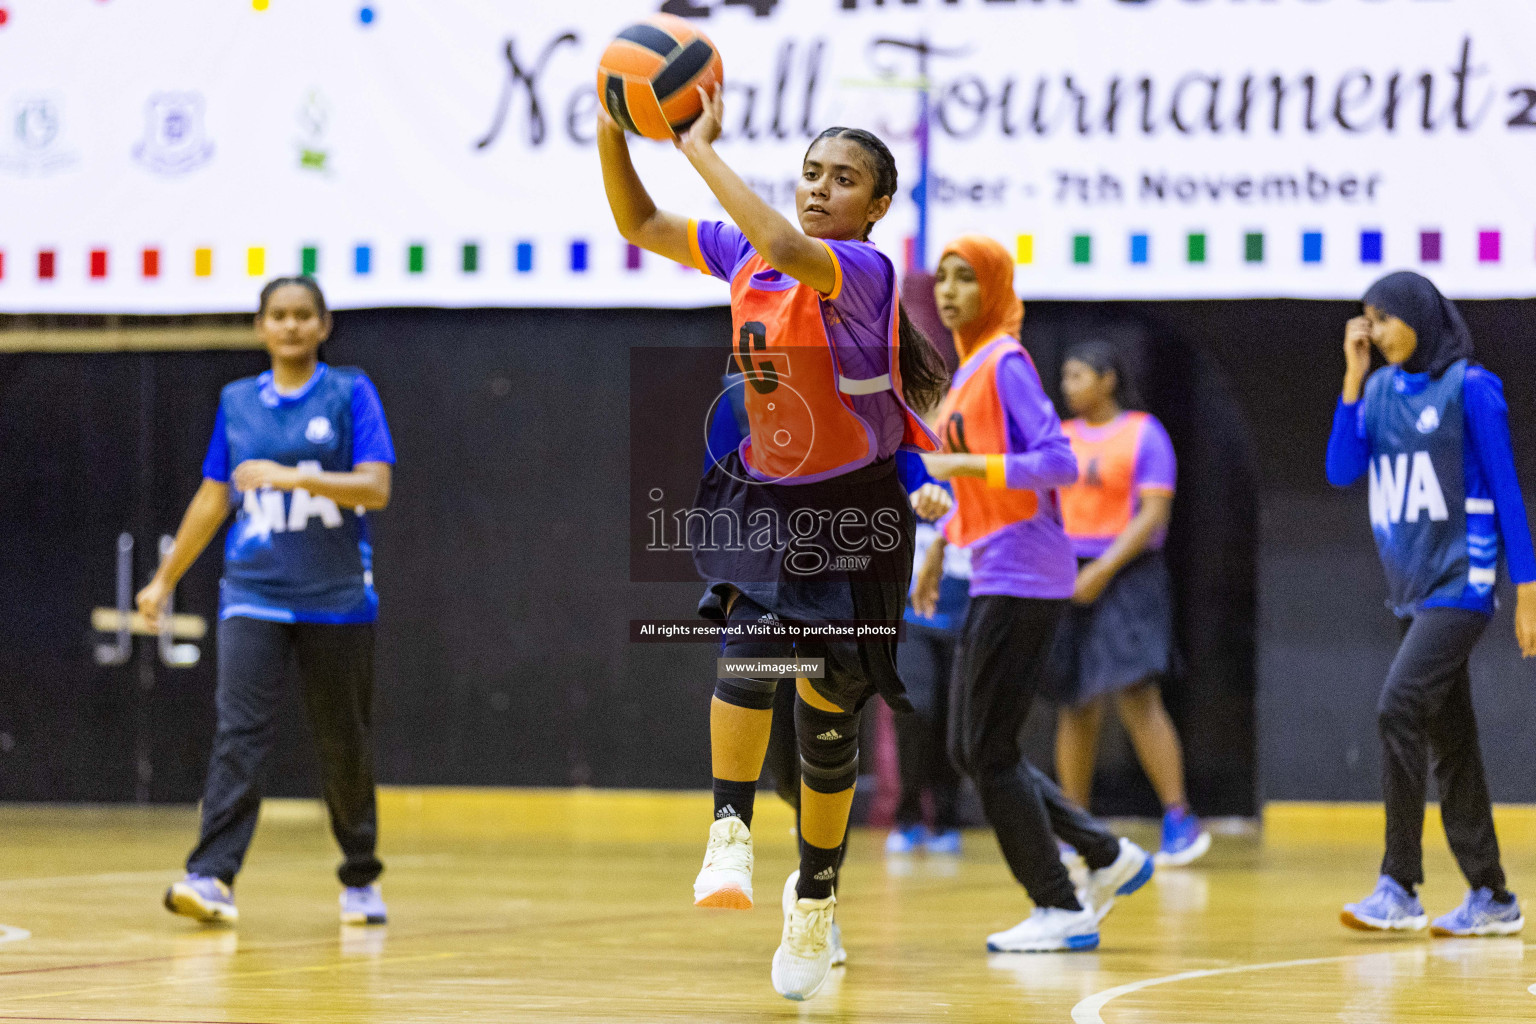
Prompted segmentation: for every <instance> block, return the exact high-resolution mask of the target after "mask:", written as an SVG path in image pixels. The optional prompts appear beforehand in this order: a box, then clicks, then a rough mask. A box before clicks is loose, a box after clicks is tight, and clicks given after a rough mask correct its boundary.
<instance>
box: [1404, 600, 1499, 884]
mask: <svg viewBox="0 0 1536 1024" xmlns="http://www.w3.org/2000/svg"><path fill="white" fill-rule="evenodd" d="M1487 626H1488V616H1486V615H1481V614H1479V613H1477V612H1470V611H1464V610H1462V609H1460V608H1425V609H1423V610H1421V611H1420V612H1419V614H1418V615H1416V616H1414V618H1413V619H1412V620H1411V621H1410V622H1408V623H1407V624H1405V627H1404V631H1403V643H1402V646H1401V647H1399V648H1398V651H1397V657H1396V658H1394V659H1393V661H1392V668H1391V669H1390V670H1389V671H1388V672H1387V682H1386V685H1385V686H1383V687H1382V689H1381V701H1380V703H1379V704H1378V706H1377V712H1376V714H1377V727H1378V729H1379V731H1380V733H1381V753H1382V758H1381V788H1382V795H1383V797H1384V798H1385V800H1386V807H1387V852H1386V856H1385V857H1384V858H1383V859H1382V862H1381V873H1382V874H1384V875H1389V876H1391V877H1392V878H1394V879H1396V880H1397V882H1398V884H1400V885H1402V886H1404V887H1405V888H1408V889H1410V890H1411V889H1412V888H1413V886H1415V885H1418V884H1419V883H1420V882H1422V881H1424V863H1423V860H1424V857H1423V837H1424V797H1425V783H1426V778H1427V769H1428V762H1429V755H1430V754H1433V755H1434V769H1435V783H1436V785H1437V786H1438V787H1439V790H1440V815H1441V818H1442V819H1443V821H1444V823H1445V837H1446V839H1447V840H1448V841H1449V842H1450V846H1451V852H1452V853H1453V854H1455V855H1456V863H1457V864H1458V865H1460V867H1461V872H1462V874H1464V875H1466V876H1467V881H1468V882H1469V883H1470V884H1471V886H1472V888H1474V889H1479V888H1485V887H1486V888H1489V889H1492V890H1493V891H1494V892H1495V893H1502V892H1503V891H1504V869H1503V868H1502V867H1500V866H1499V840H1498V838H1497V837H1496V836H1495V835H1494V832H1493V807H1492V804H1491V803H1490V802H1489V799H1488V783H1487V781H1486V780H1485V779H1484V777H1483V755H1482V751H1481V750H1480V749H1479V748H1478V743H1477V719H1476V717H1475V716H1474V715H1473V713H1472V679H1471V676H1470V675H1469V674H1468V672H1467V658H1468V657H1469V656H1470V655H1471V653H1472V648H1473V647H1474V646H1475V645H1476V644H1477V641H1478V638H1479V637H1481V636H1482V635H1483V630H1484V629H1486V628H1487Z"/></svg>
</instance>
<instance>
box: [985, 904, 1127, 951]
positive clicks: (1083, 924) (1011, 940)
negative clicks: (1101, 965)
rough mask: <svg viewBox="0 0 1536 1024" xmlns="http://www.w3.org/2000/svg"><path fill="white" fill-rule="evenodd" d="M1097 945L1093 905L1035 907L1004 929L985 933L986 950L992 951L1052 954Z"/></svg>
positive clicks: (1096, 926) (1097, 922) (1091, 947)
mask: <svg viewBox="0 0 1536 1024" xmlns="http://www.w3.org/2000/svg"><path fill="white" fill-rule="evenodd" d="M1098 945H1099V919H1098V917H1097V916H1096V915H1095V914H1094V912H1093V908H1092V907H1085V908H1084V909H1082V910H1062V909H1061V908H1060V907H1036V908H1035V912H1034V913H1032V914H1030V915H1029V916H1028V917H1026V918H1025V919H1024V920H1022V921H1020V922H1019V923H1018V924H1016V925H1014V926H1013V927H1012V928H1010V929H1008V930H1007V931H1005V932H998V933H996V934H995V935H988V936H987V950H988V951H989V952H992V953H1051V952H1055V951H1057V950H1081V949H1097V948H1098Z"/></svg>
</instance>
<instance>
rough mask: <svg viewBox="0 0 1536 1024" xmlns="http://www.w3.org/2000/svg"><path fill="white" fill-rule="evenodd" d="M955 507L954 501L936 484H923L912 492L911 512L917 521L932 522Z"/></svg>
mask: <svg viewBox="0 0 1536 1024" xmlns="http://www.w3.org/2000/svg"><path fill="white" fill-rule="evenodd" d="M954 507H955V499H954V498H952V497H950V495H949V492H948V491H946V490H945V489H944V488H942V487H940V486H939V485H938V484H923V486H921V487H919V488H918V489H917V490H915V491H913V492H912V511H914V512H916V513H917V517H918V518H919V519H926V520H928V521H929V522H933V521H934V520H935V519H939V518H941V517H942V516H943V515H944V514H945V513H946V512H948V511H949V510H950V509H952V508H954Z"/></svg>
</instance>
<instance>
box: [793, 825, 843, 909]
mask: <svg viewBox="0 0 1536 1024" xmlns="http://www.w3.org/2000/svg"><path fill="white" fill-rule="evenodd" d="M846 845H847V844H846V842H844V843H839V844H838V845H837V846H834V847H833V848H832V849H830V850H826V849H822V848H821V847H820V846H812V845H811V844H810V843H808V842H806V841H805V837H804V836H802V837H801V839H800V880H799V881H797V882H796V883H795V895H796V896H798V897H800V898H801V899H803V900H824V899H826V898H827V897H828V896H831V895H832V887H833V886H834V885H836V884H837V868H838V865H839V864H841V863H842V862H843V847H844V846H846Z"/></svg>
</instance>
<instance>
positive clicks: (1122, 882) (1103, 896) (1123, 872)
mask: <svg viewBox="0 0 1536 1024" xmlns="http://www.w3.org/2000/svg"><path fill="white" fill-rule="evenodd" d="M1154 870H1155V869H1154V868H1153V865H1152V856H1151V855H1150V854H1149V853H1147V851H1146V850H1143V849H1142V848H1141V847H1139V846H1137V845H1136V844H1135V843H1133V842H1131V841H1130V840H1129V839H1126V838H1124V837H1123V836H1122V837H1121V839H1120V855H1119V856H1118V857H1116V858H1115V861H1114V863H1113V864H1110V865H1109V866H1107V867H1102V868H1099V869H1098V870H1097V871H1090V872H1088V884H1087V885H1085V886H1084V887H1083V892H1084V894H1085V895H1086V896H1087V897H1088V905H1089V907H1090V908H1091V909H1092V910H1093V913H1094V915H1095V920H1097V921H1102V920H1104V918H1105V917H1106V916H1107V915H1108V914H1109V912H1110V910H1112V909H1113V908H1114V906H1115V898H1116V897H1117V896H1129V895H1130V894H1131V893H1133V892H1135V891H1136V890H1137V889H1140V888H1141V887H1142V886H1144V885H1146V884H1147V881H1148V880H1149V879H1151V877H1152V872H1153V871H1154Z"/></svg>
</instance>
